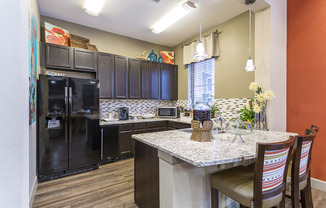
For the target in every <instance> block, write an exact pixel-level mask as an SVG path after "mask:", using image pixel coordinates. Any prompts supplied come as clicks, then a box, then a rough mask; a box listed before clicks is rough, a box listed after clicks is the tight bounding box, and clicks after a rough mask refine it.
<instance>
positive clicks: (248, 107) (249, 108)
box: [246, 103, 251, 111]
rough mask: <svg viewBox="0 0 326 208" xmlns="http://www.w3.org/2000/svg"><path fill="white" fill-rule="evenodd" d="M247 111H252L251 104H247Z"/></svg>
mask: <svg viewBox="0 0 326 208" xmlns="http://www.w3.org/2000/svg"><path fill="white" fill-rule="evenodd" d="M246 109H247V110H248V111H250V110H251V107H250V104H249V103H247V104H246Z"/></svg>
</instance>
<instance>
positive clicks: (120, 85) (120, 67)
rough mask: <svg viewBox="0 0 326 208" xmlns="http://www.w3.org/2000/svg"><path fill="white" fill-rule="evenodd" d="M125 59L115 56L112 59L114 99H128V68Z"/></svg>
mask: <svg viewBox="0 0 326 208" xmlns="http://www.w3.org/2000/svg"><path fill="white" fill-rule="evenodd" d="M127 61H128V59H127V57H124V56H115V57H114V74H115V79H114V84H115V89H114V97H115V98H120V99H121V98H128V66H127Z"/></svg>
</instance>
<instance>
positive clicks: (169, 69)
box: [161, 64, 178, 100]
mask: <svg viewBox="0 0 326 208" xmlns="http://www.w3.org/2000/svg"><path fill="white" fill-rule="evenodd" d="M161 99H162V100H177V99H178V68H177V66H174V65H170V64H162V69H161Z"/></svg>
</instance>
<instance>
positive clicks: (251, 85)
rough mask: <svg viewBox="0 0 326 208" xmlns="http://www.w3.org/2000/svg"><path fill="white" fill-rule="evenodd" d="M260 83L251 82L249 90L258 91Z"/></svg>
mask: <svg viewBox="0 0 326 208" xmlns="http://www.w3.org/2000/svg"><path fill="white" fill-rule="evenodd" d="M258 87H259V85H258V82H251V83H250V85H249V90H250V91H257V89H258Z"/></svg>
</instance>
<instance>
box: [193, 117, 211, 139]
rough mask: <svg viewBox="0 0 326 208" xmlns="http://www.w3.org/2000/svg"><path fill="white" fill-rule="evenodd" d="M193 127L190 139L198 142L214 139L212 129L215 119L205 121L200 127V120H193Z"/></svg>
mask: <svg viewBox="0 0 326 208" xmlns="http://www.w3.org/2000/svg"><path fill="white" fill-rule="evenodd" d="M191 128H192V129H193V131H192V134H191V137H190V140H192V141H196V142H210V141H211V140H212V139H213V135H212V129H213V121H212V120H209V121H203V125H202V127H201V128H200V121H195V120H192V121H191Z"/></svg>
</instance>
